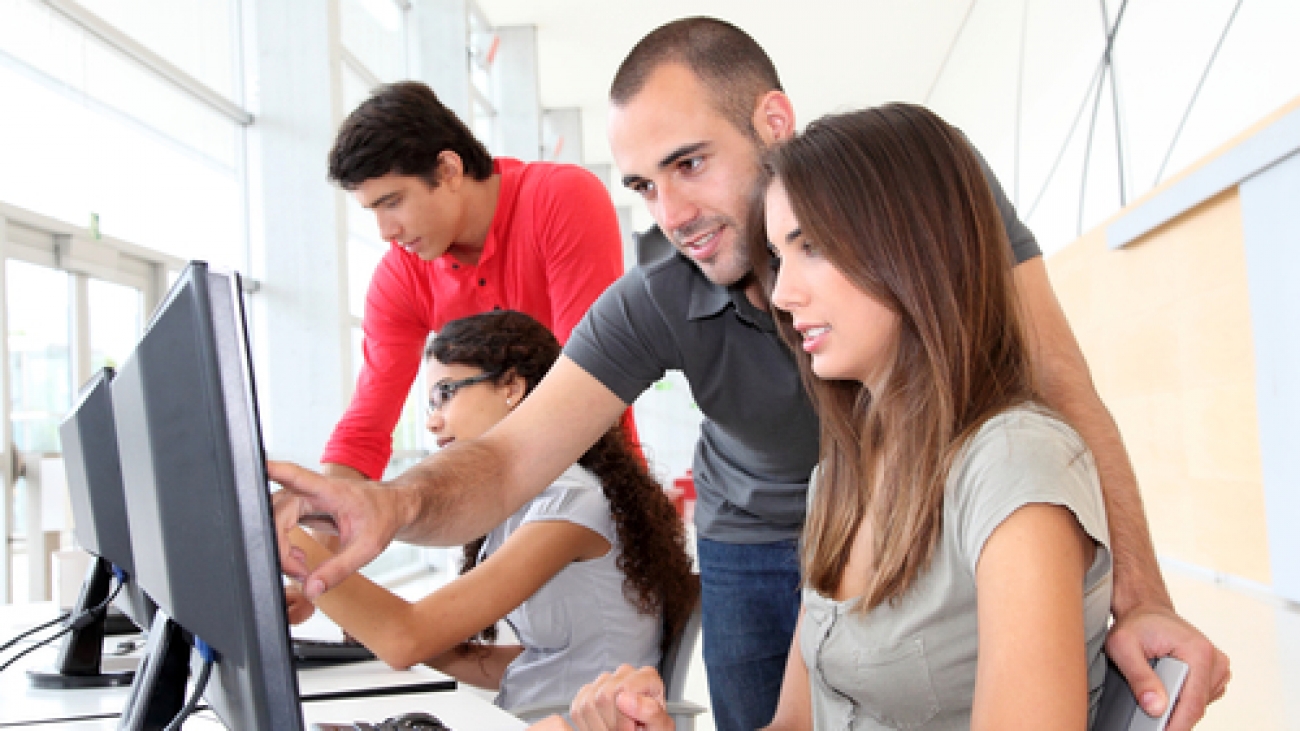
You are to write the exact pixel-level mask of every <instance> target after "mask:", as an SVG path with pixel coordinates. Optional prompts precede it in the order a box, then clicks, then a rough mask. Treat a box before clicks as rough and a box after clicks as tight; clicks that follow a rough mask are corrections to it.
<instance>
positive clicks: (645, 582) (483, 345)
mask: <svg viewBox="0 0 1300 731" xmlns="http://www.w3.org/2000/svg"><path fill="white" fill-rule="evenodd" d="M559 356H560V344H559V342H558V341H556V339H555V336H554V335H552V334H551V332H550V331H549V330H547V329H546V328H545V327H543V326H542V324H541V323H539V322H537V320H534V319H533V318H532V317H529V316H528V315H525V314H524V313H522V312H514V311H511V310H495V311H492V312H484V313H481V314H478V315H471V316H469V317H464V318H461V319H459V320H453V321H452V322H449V323H447V324H446V326H444V327H443V328H442V330H441V331H439V332H438V335H437V337H435V338H434V339H433V341H432V342H430V343H429V346H428V347H427V348H426V349H425V352H424V357H425V359H426V360H427V359H429V358H432V359H434V360H437V361H438V362H439V363H442V364H444V365H467V366H473V367H476V368H480V369H482V370H483V372H484V373H491V374H493V382H494V383H498V384H499V383H503V382H505V381H507V380H509V379H510V377H511V376H512V375H514V376H519V377H520V378H522V379H523V380H524V383H525V398H527V395H526V394H528V393H532V391H533V389H534V388H535V387H536V386H537V384H538V382H540V381H541V380H542V377H543V376H545V375H546V372H547V371H549V370H550V369H551V366H552V365H553V364H554V363H555V360H556V359H557V358H558V357H559ZM578 464H580V465H582V466H583V467H585V468H587V469H589V470H591V472H592V473H593V474H595V475H596V477H597V478H598V479H599V480H600V484H601V487H602V489H603V491H604V493H605V497H606V499H608V500H609V507H610V512H611V514H612V516H613V518H614V525H615V528H616V530H617V531H618V541H619V544H620V545H621V547H622V551H621V552H620V554H619V557H618V559H617V561H616V565H617V566H618V569H619V570H620V571H622V572H623V575H624V576H625V577H626V579H624V582H623V595H624V596H625V597H627V599H628V601H629V602H631V603H632V604H633V606H635V607H636V608H637V609H638V610H639V611H640V612H642V613H643V614H652V613H654V612H655V611H656V610H659V611H662V613H663V617H664V635H663V644H664V647H665V648H666V647H667V645H668V643H669V642H671V641H672V639H673V638H674V637H676V636H677V634H678V633H679V632H680V631H681V629H682V627H683V626H685V624H686V620H687V619H688V618H689V617H690V614H691V610H692V609H693V608H694V607H695V602H696V600H697V598H698V597H699V591H700V589H699V580H698V579H697V578H696V576H695V575H694V574H693V573H692V572H691V559H690V556H688V555H687V553H686V536H685V532H684V530H683V527H682V522H681V519H680V517H678V515H677V512H676V511H675V510H674V509H673V505H672V502H671V501H669V499H668V497H667V496H666V495H664V491H663V488H662V487H661V486H660V485H659V483H658V482H656V481H655V480H654V478H653V477H651V476H650V474H649V472H647V471H646V467H645V464H644V463H643V462H642V461H641V459H640V457H639V456H638V455H637V454H636V453H635V452H633V450H632V448H631V446H630V445H629V442H628V440H627V438H626V437H625V436H624V434H623V430H622V429H620V428H619V427H617V426H616V427H614V428H612V429H610V430H609V431H607V432H605V434H604V435H603V436H601V438H600V440H599V441H597V442H596V443H595V444H594V445H593V446H592V447H591V449H588V450H587V451H586V453H585V454H583V455H582V457H580V458H579V459H578ZM485 538H486V536H484V537H481V538H479V539H477V540H475V541H471V542H470V543H468V544H466V545H465V560H464V564H463V565H462V567H461V573H462V574H463V573H466V572H468V571H470V570H471V569H473V568H474V566H476V565H477V564H478V555H479V551H480V550H481V549H482V548H483V541H484V540H485ZM477 639H480V640H482V641H485V642H493V641H495V639H496V627H495V626H493V627H489V628H487V629H485V630H484V631H483V632H482V633H480V634H479V636H478V638H477Z"/></svg>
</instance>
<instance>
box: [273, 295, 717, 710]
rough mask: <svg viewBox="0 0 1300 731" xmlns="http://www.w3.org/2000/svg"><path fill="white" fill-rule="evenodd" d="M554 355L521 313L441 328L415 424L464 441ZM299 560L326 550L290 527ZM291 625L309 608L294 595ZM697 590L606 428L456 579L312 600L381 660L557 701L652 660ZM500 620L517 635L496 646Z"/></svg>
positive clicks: (674, 519)
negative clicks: (409, 596) (420, 418)
mask: <svg viewBox="0 0 1300 731" xmlns="http://www.w3.org/2000/svg"><path fill="white" fill-rule="evenodd" d="M559 354H560V345H559V343H558V342H557V341H556V340H555V337H554V336H553V335H552V334H551V333H550V332H549V331H548V330H547V329H546V328H544V327H542V325H541V324H539V323H538V322H537V321H536V320H534V319H532V318H531V317H529V316H528V315H525V314H523V313H519V312H511V311H496V312H486V313H483V314H479V315H473V316H471V317H466V318H463V319H460V320H454V321H452V322H450V323H448V324H447V325H446V326H445V327H444V328H443V329H442V330H441V331H440V332H439V333H438V335H437V337H436V338H435V339H434V340H433V341H432V342H431V343H430V344H429V347H428V349H427V350H426V352H425V359H426V368H427V371H428V378H429V382H430V383H431V384H433V385H432V386H431V388H430V396H429V407H430V408H429V421H428V427H429V430H430V431H431V432H433V433H434V435H435V436H436V437H437V438H438V443H439V445H440V446H445V445H446V444H449V443H451V442H453V441H457V440H469V439H474V438H476V437H478V436H480V435H482V434H483V433H484V432H486V431H487V430H488V429H490V428H492V426H494V425H495V424H496V423H497V422H499V421H500V420H501V419H503V418H505V416H506V414H508V413H509V412H510V411H511V410H512V409H514V408H516V407H517V406H518V405H519V403H520V401H522V400H523V399H524V398H526V397H527V395H528V394H529V393H530V392H531V391H532V390H533V388H534V387H535V386H536V385H537V383H538V382H539V381H541V379H542V377H543V376H544V375H546V372H547V371H548V370H549V369H550V367H551V365H552V364H553V363H554V362H555V359H556V358H557V357H558V356H559ZM293 540H294V543H295V545H296V546H298V548H300V549H301V550H303V551H304V553H306V556H307V560H308V563H309V564H311V565H315V564H317V563H319V562H320V561H321V560H323V558H324V557H325V556H326V555H327V554H326V553H325V551H326V549H325V548H324V547H322V546H321V545H320V544H318V543H316V542H315V541H313V540H312V539H311V538H309V537H308V536H307V534H306V533H303V532H302V531H297V532H296V533H295V534H294V537H293ZM295 594H296V596H295V598H294V601H293V602H292V605H293V606H291V611H290V613H291V619H294V620H297V621H302V620H304V619H306V616H309V614H310V611H309V609H310V608H309V607H308V611H306V612H303V611H295V610H294V606H296V607H302V606H303V600H302V599H301V594H297V593H295ZM697 595H698V582H697V581H696V578H695V577H694V576H693V575H692V573H691V562H690V557H689V556H688V555H687V553H686V551H685V547H684V536H683V527H682V523H681V520H680V518H679V517H678V516H677V514H676V512H674V510H673V507H672V504H671V502H669V500H668V498H667V497H666V496H665V495H664V494H663V490H662V489H661V487H660V486H659V485H658V484H657V483H656V482H655V481H654V480H653V479H652V478H651V477H650V476H649V474H648V473H647V472H646V469H645V467H644V466H643V465H642V463H641V462H640V460H639V459H638V458H637V456H636V455H635V454H634V453H633V452H632V451H631V449H630V448H629V446H628V443H627V440H626V439H625V438H624V437H623V434H622V432H621V430H620V429H618V428H615V429H611V430H610V431H609V432H608V433H606V434H605V436H604V437H602V438H601V439H600V441H598V442H597V443H596V444H595V445H594V446H593V447H592V448H591V449H590V450H588V451H587V452H586V453H585V454H584V455H583V456H582V458H581V459H579V460H578V464H576V465H574V466H573V467H571V468H569V470H567V471H566V472H565V473H564V474H563V475H561V476H560V478H559V479H558V480H556V482H555V483H553V484H552V485H551V486H550V487H549V488H547V489H546V490H545V491H543V492H542V494H541V495H539V496H538V497H537V498H534V499H533V500H532V501H530V502H529V503H527V504H525V505H524V506H523V507H522V508H521V509H520V510H519V511H518V512H516V513H515V514H514V515H513V516H511V517H510V518H509V519H507V520H506V521H505V522H504V523H502V524H501V525H499V526H497V527H496V528H495V529H493V530H492V532H490V533H489V534H488V535H486V536H484V537H482V538H480V539H478V540H477V541H474V542H473V543H471V544H469V545H467V546H465V562H464V565H463V567H462V575H461V576H460V577H459V578H458V579H456V580H455V581H452V582H451V583H449V584H447V585H446V586H444V587H442V588H440V589H438V590H437V591H435V592H433V593H432V594H430V595H429V596H427V597H425V598H423V599H421V600H419V601H417V602H414V603H411V602H407V601H406V600H404V599H402V598H401V597H398V596H397V595H395V594H393V593H391V592H389V591H388V590H386V589H384V588H382V587H380V586H378V585H376V584H374V583H373V582H371V581H369V580H368V579H366V578H364V577H362V576H360V575H355V576H353V577H351V578H349V579H348V580H346V581H344V582H343V583H341V584H340V585H339V586H338V587H337V588H335V589H333V590H331V591H329V592H327V593H325V594H323V595H322V596H321V597H320V598H319V599H318V600H317V602H316V604H317V606H318V607H319V608H320V609H322V610H323V611H324V612H325V613H326V614H327V615H329V617H330V618H331V619H333V620H334V621H335V622H337V623H338V625H339V626H340V627H342V628H343V630H344V631H345V632H347V633H348V634H350V635H351V636H352V637H354V638H356V639H357V640H359V641H360V642H361V643H362V644H364V645H366V646H367V647H368V648H370V649H371V650H372V651H373V652H374V653H375V654H376V655H377V656H378V657H379V658H380V659H382V660H384V661H385V662H387V663H388V664H390V665H392V666H394V667H408V666H410V665H413V664H415V663H418V662H425V663H428V664H429V665H431V666H433V667H436V668H438V669H440V670H442V671H444V672H446V673H448V674H450V675H452V676H454V677H456V678H457V679H459V680H463V681H465V682H468V683H470V684H472V685H477V686H480V687H486V688H498V689H499V690H500V693H499V694H498V696H497V703H498V705H501V706H502V707H504V708H506V709H510V708H513V707H518V706H522V705H526V704H533V703H568V702H569V701H570V700H571V699H572V698H573V695H574V693H575V692H576V691H577V690H578V689H579V688H580V687H581V686H582V684H583V683H586V682H589V681H591V680H592V679H593V678H595V677H596V676H597V675H599V674H600V673H601V672H604V671H608V670H613V669H614V668H615V667H617V666H618V665H620V664H622V663H637V664H655V663H657V662H658V660H659V657H660V653H661V651H662V648H663V645H664V644H665V642H666V641H667V640H668V639H669V638H671V637H673V636H674V635H675V634H676V633H677V632H678V631H679V630H680V629H681V628H682V627H683V626H684V624H685V622H686V620H687V618H688V616H689V615H690V612H691V610H692V608H693V607H694V605H695V601H696V597H697ZM501 619H505V620H506V622H507V623H509V624H510V626H511V628H512V629H513V630H514V633H515V635H516V636H517V637H518V639H519V643H520V644H518V645H497V644H494V640H495V636H496V633H495V624H496V622H497V621H498V620H501Z"/></svg>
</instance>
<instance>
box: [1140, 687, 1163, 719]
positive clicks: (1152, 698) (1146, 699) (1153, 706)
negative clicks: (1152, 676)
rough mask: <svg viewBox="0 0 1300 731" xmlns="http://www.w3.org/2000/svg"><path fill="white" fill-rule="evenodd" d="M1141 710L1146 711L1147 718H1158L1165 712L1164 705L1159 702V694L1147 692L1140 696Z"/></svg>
mask: <svg viewBox="0 0 1300 731" xmlns="http://www.w3.org/2000/svg"><path fill="white" fill-rule="evenodd" d="M1142 710H1144V711H1146V714H1147V715H1148V716H1158V715H1160V714H1161V713H1164V712H1165V707H1164V704H1163V703H1161V702H1160V694H1159V693H1156V692H1155V691H1153V690H1149V691H1147V692H1145V693H1143V694H1142Z"/></svg>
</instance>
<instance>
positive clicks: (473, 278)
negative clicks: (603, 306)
mask: <svg viewBox="0 0 1300 731" xmlns="http://www.w3.org/2000/svg"><path fill="white" fill-rule="evenodd" d="M329 176H330V180H332V181H333V182H335V183H338V184H339V185H340V186H342V187H343V188H344V189H346V190H348V191H349V192H351V194H352V195H353V196H354V197H355V198H356V200H357V202H359V203H360V204H361V205H362V206H364V207H365V208H368V209H370V210H372V211H374V212H375V218H376V220H377V221H378V223H379V233H380V236H382V237H383V238H384V239H385V240H386V241H390V242H392V248H391V249H390V250H389V251H388V253H386V254H385V255H384V257H383V259H382V260H381V261H380V263H379V266H378V267H377V268H376V269H375V274H374V277H373V278H372V279H371V280H370V290H369V292H368V293H367V295H366V311H365V316H364V319H363V321H362V327H363V330H364V336H365V339H364V341H363V353H364V356H365V362H364V363H363V365H362V367H361V375H360V377H359V379H358V380H357V387H356V391H355V392H354V394H353V396H352V403H351V404H350V405H349V406H348V410H347V412H346V413H345V414H344V415H343V418H342V420H340V421H339V423H338V426H336V427H335V428H334V434H333V435H332V436H331V437H330V440H329V444H328V445H327V446H326V448H325V454H324V456H323V457H322V461H323V462H324V463H325V464H326V467H325V471H326V472H327V473H328V474H334V475H338V476H354V477H360V476H362V475H365V476H366V477H369V478H371V479H378V478H379V477H380V476H381V475H382V473H383V471H384V467H385V466H386V465H387V464H388V458H389V456H390V455H391V453H392V433H393V427H394V426H395V425H396V424H397V420H398V418H399V417H400V416H401V410H402V405H403V403H404V402H405V400H406V395H407V393H408V392H409V391H410V388H411V383H412V382H414V380H415V376H416V374H417V373H418V371H419V369H420V359H421V354H422V351H423V349H424V343H425V340H426V338H427V337H428V335H429V333H431V332H436V331H437V330H438V329H439V328H441V327H442V325H443V324H444V323H446V322H448V321H450V320H454V319H456V318H459V317H464V316H466V315H472V314H474V313H478V312H483V311H486V310H492V309H511V310H519V311H521V312H526V313H528V314H529V315H532V316H533V317H534V318H536V319H537V320H539V321H540V322H541V323H542V324H544V325H546V326H547V327H548V328H550V329H551V331H552V332H554V333H555V336H556V337H557V338H559V340H560V342H561V343H563V342H565V341H566V340H568V337H569V332H570V331H572V330H573V328H574V326H575V325H577V324H578V321H579V320H580V319H582V316H583V314H585V313H586V311H587V308H588V307H589V306H590V305H591V303H592V302H594V301H595V299H596V297H597V296H599V295H600V293H601V292H603V291H604V290H605V287H607V286H608V285H609V284H610V283H611V282H613V281H614V280H615V279H617V278H618V277H619V275H621V274H622V273H623V255H622V245H621V239H620V235H619V228H618V218H617V216H616V214H615V213H614V208H613V204H612V203H611V202H610V199H609V193H608V191H606V190H605V187H604V185H602V184H601V183H600V181H599V180H597V179H596V177H595V176H594V175H592V174H591V173H590V172H588V171H587V170H585V169H583V168H581V167H578V166H576V165H561V164H553V163H523V162H520V161H519V160H513V159H510V158H496V159H493V158H492V156H491V155H490V154H489V153H488V151H487V149H486V148H485V147H484V146H483V145H482V144H481V143H480V142H479V141H478V140H476V139H475V138H474V135H473V134H472V133H471V132H470V131H469V129H468V128H467V127H466V126H465V124H464V123H463V122H461V121H460V119H458V118H457V117H456V115H455V114H454V113H452V112H451V110H449V109H447V108H446V107H445V106H443V105H442V103H441V102H440V101H439V100H438V98H437V96H435V95H434V93H433V91H432V90H431V89H429V87H427V86H425V85H424V84H421V83H418V82H410V81H407V82H401V83H396V84H390V85H387V86H384V87H380V88H379V89H378V90H376V92H375V94H374V95H373V96H372V97H371V98H370V99H368V100H367V101H365V102H364V103H363V104H361V106H359V107H357V109H356V110H355V111H354V112H352V114H351V115H349V116H348V118H347V120H346V121H345V122H344V123H343V127H342V129H340V130H339V133H338V137H337V138H336V139H335V142H334V149H333V150H331V151H330V156H329ZM628 425H630V423H628Z"/></svg>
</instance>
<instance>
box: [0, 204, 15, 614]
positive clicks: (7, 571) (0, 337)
mask: <svg viewBox="0 0 1300 731" xmlns="http://www.w3.org/2000/svg"><path fill="white" fill-rule="evenodd" d="M7 241H8V220H7V219H6V218H5V217H4V216H0V604H8V603H9V602H11V601H13V565H14V564H13V548H12V546H13V544H12V543H10V542H9V539H10V538H12V537H13V533H12V532H11V531H10V521H11V520H12V516H13V512H14V509H13V499H14V489H13V483H14V477H15V476H14V473H13V464H14V458H15V455H14V445H13V438H12V437H11V436H10V434H9V406H10V404H12V403H13V401H12V400H10V398H9V314H8V311H7V309H6V308H7V304H8V301H9V295H8V294H7V289H6V287H7V285H8V279H7V277H8V271H7V264H8V261H7V260H6V259H5V249H6V248H7V247H6V242H7Z"/></svg>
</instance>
